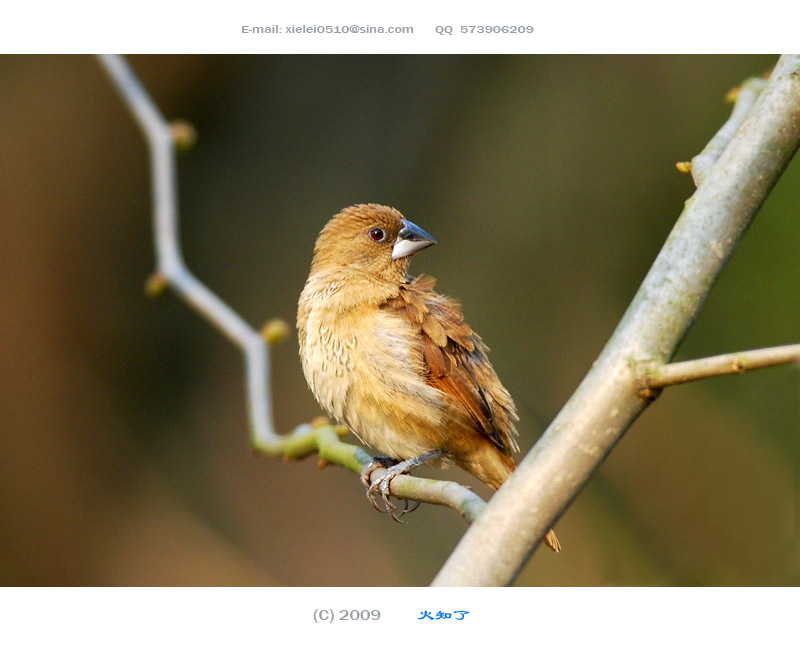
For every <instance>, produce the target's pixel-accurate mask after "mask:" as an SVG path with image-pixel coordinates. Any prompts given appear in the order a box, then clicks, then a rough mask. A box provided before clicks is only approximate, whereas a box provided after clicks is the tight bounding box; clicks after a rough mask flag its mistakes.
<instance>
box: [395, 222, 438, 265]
mask: <svg viewBox="0 0 800 650" xmlns="http://www.w3.org/2000/svg"><path fill="white" fill-rule="evenodd" d="M435 243H436V240H435V239H434V238H433V237H431V236H430V235H429V234H428V233H426V232H425V231H424V230H423V229H422V228H420V227H419V226H418V225H416V224H413V223H411V222H410V221H408V219H403V229H402V230H401V231H400V232H399V233H397V241H396V242H395V243H394V247H393V248H392V259H393V260H397V259H400V258H401V257H408V256H409V255H413V254H414V253H416V252H417V251H421V250H422V249H423V248H428V246H433V245H434V244H435Z"/></svg>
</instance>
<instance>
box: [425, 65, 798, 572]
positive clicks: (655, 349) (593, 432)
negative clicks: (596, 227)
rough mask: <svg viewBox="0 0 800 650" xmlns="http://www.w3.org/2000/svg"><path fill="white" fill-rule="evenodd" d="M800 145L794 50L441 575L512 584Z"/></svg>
mask: <svg viewBox="0 0 800 650" xmlns="http://www.w3.org/2000/svg"><path fill="white" fill-rule="evenodd" d="M798 145H800V56H798V55H784V56H782V57H781V58H780V60H779V61H778V64H777V65H776V67H775V70H774V71H773V73H772V76H771V77H770V80H769V82H768V83H767V86H766V88H765V89H764V91H763V92H762V93H761V96H760V97H759V98H758V100H757V101H756V102H755V104H754V105H753V107H752V109H751V110H750V112H749V113H748V115H747V117H746V118H745V120H744V122H743V123H742V125H741V126H740V128H739V129H738V130H737V131H736V134H735V135H734V136H733V138H732V139H731V141H730V143H729V144H728V145H727V147H725V149H724V151H723V152H722V153H721V155H720V156H719V159H718V160H717V162H716V164H715V165H714V167H713V168H712V170H711V172H710V173H709V174H708V176H707V177H706V178H705V180H704V181H703V182H702V183H701V184H700V186H699V188H698V189H697V191H696V192H695V194H694V196H693V197H692V198H691V199H690V200H689V201H687V202H686V207H685V209H684V211H683V214H682V215H681V217H680V218H679V219H678V222H677V223H676V225H675V227H674V228H673V230H672V232H671V233H670V235H669V237H668V238H667V241H666V243H665V244H664V246H663V248H662V249H661V251H660V253H659V255H658V257H657V258H656V260H655V262H654V263H653V266H652V267H651V268H650V271H649V272H648V274H647V276H646V277H645V279H644V281H643V283H642V285H641V287H640V288H639V291H638V292H637V294H636V296H635V297H634V299H633V302H632V303H631V305H630V306H629V307H628V310H627V311H626V312H625V315H624V316H623V318H622V320H621V322H620V323H619V325H618V326H617V329H616V330H615V332H614V334H613V335H612V337H611V339H610V340H609V342H608V344H607V345H606V347H605V349H604V350H603V352H602V353H601V354H600V357H599V358H598V359H597V361H595V363H594V365H593V366H592V369H591V371H590V372H589V373H588V374H587V376H586V377H585V378H584V380H583V382H582V383H581V384H580V386H579V387H578V389H577V390H576V391H575V393H574V394H573V395H572V397H571V398H570V400H569V401H568V402H567V404H566V405H565V406H564V408H563V409H562V410H561V412H560V413H559V414H558V416H557V417H556V419H555V420H554V421H553V423H552V424H551V425H550V427H548V429H547V431H546V432H545V434H544V435H543V436H542V438H541V439H540V440H539V442H538V443H537V444H536V446H535V447H534V448H533V449H532V450H531V452H530V453H529V454H528V455H527V456H526V457H525V459H524V460H523V461H522V463H521V464H520V466H519V467H518V469H517V471H516V472H514V473H513V474H512V475H511V477H510V478H509V479H508V480H507V481H506V482H505V483H504V484H503V486H502V487H501V488H500V490H498V492H497V494H495V496H494V497H493V498H492V500H491V501H490V503H489V505H488V506H487V508H486V510H485V512H484V513H483V515H481V517H480V518H479V519H478V520H477V521H476V522H475V523H474V524H473V525H472V526H470V527H469V529H468V530H467V532H466V533H465V535H464V537H463V538H462V539H461V541H460V543H459V544H458V546H457V547H456V549H455V551H454V552H453V553H452V555H451V556H450V558H449V559H448V560H447V562H446V563H445V565H444V567H443V568H442V570H441V571H440V572H439V574H438V575H437V577H436V579H435V580H434V582H433V585H436V586H480V585H504V584H510V583H511V582H513V580H514V579H515V578H516V576H517V574H518V573H519V571H521V570H522V567H523V566H524V565H525V563H526V561H527V559H528V558H529V557H530V555H531V553H533V551H534V550H535V548H536V546H537V545H538V544H539V543H540V541H541V539H542V537H544V535H545V533H546V532H547V531H548V530H549V529H550V528H551V527H552V525H553V524H554V522H555V521H556V519H558V517H559V516H560V515H561V513H562V512H563V511H564V510H565V509H566V508H567V506H568V505H569V504H570V502H571V501H572V500H573V499H574V498H575V497H576V496H577V494H578V493H579V492H580V491H581V489H582V488H583V487H584V485H585V484H586V483H587V481H588V480H589V478H590V477H591V475H592V474H593V473H594V471H595V470H596V469H597V468H598V467H599V466H600V464H601V463H602V462H603V460H604V458H605V457H606V456H607V455H608V454H609V453H610V452H611V450H612V449H613V447H614V445H615V444H616V443H617V442H618V440H619V439H620V438H621V437H622V435H623V434H624V432H625V431H626V430H627V429H628V427H629V426H630V424H631V423H632V422H633V421H634V420H635V419H636V417H638V415H639V414H640V413H641V412H642V411H643V410H644V408H645V407H646V406H647V404H648V403H649V400H647V399H644V398H642V397H641V396H640V395H639V386H638V385H637V375H636V371H635V368H637V367H639V364H642V363H645V362H648V361H655V362H660V363H665V362H666V361H668V360H669V359H670V358H671V357H672V355H673V354H674V352H675V350H676V349H677V347H678V345H679V344H680V342H681V340H682V339H683V337H684V335H685V334H686V331H687V330H688V328H689V327H690V326H691V324H692V323H693V322H694V319H695V317H696V315H697V314H698V312H699V311H700V309H701V307H702V305H703V303H704V301H705V299H706V297H707V296H708V294H709V292H710V291H711V288H712V286H713V284H714V282H715V281H716V279H717V277H718V276H719V274H720V273H721V272H722V270H723V268H724V266H725V264H726V262H727V260H728V259H729V257H730V256H731V255H732V253H733V251H734V250H735V249H736V247H737V246H738V244H739V241H740V240H741V238H742V236H743V235H744V233H745V231H746V230H747V228H748V226H749V225H750V223H751V221H752V220H753V218H754V217H755V215H756V213H757V212H758V209H759V208H760V207H761V204H762V203H763V201H764V199H765V198H766V197H767V195H768V194H769V192H770V190H771V189H772V187H773V186H774V185H775V183H776V182H777V180H778V178H779V177H780V175H781V174H782V172H783V170H784V169H785V167H786V165H788V163H789V161H790V160H791V158H792V156H793V155H794V153H795V152H796V150H797V148H798Z"/></svg>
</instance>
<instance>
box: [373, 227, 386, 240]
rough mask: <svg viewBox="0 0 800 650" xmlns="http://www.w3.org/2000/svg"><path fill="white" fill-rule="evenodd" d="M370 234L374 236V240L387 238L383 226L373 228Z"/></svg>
mask: <svg viewBox="0 0 800 650" xmlns="http://www.w3.org/2000/svg"><path fill="white" fill-rule="evenodd" d="M369 236H370V237H372V241H383V240H384V239H386V232H385V231H384V229H383V228H373V229H372V230H370V231H369Z"/></svg>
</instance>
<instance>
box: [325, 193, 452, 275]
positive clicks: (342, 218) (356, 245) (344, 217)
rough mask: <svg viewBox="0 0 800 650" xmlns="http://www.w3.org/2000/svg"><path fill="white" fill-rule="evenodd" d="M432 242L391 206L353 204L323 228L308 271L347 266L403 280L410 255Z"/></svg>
mask: <svg viewBox="0 0 800 650" xmlns="http://www.w3.org/2000/svg"><path fill="white" fill-rule="evenodd" d="M435 243H436V240H435V239H434V238H433V237H431V236H430V235H429V234H428V233H427V232H425V231H424V230H423V229H422V228H420V227H419V226H417V225H415V224H413V223H411V222H410V221H408V220H407V219H405V218H404V217H403V215H402V214H400V212H398V211H397V210H395V209H394V208H389V207H387V206H385V205H378V204H376V203H366V204H360V205H353V206H350V207H349V208H345V209H344V210H342V211H341V212H340V213H339V214H337V215H336V216H334V217H333V218H332V219H331V220H330V221H329V222H328V223H327V224H326V225H325V227H324V228H323V229H322V232H321V233H320V234H319V237H318V238H317V243H316V246H315V247H314V261H313V262H312V264H311V272H312V273H314V272H319V271H324V270H327V269H330V268H334V267H349V268H352V269H355V270H358V271H362V272H364V273H368V274H370V275H373V276H375V277H377V278H379V279H381V280H385V281H387V282H405V281H406V279H407V277H408V264H409V262H410V260H411V256H412V255H413V254H414V253H416V252H417V251H421V250H422V249H423V248H427V247H428V246H431V245H433V244H435Z"/></svg>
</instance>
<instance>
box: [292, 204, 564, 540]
mask: <svg viewBox="0 0 800 650" xmlns="http://www.w3.org/2000/svg"><path fill="white" fill-rule="evenodd" d="M435 243H436V240H435V239H434V238H433V237H432V236H431V235H430V234H428V233H427V232H426V231H425V230H423V229H422V228H420V227H419V226H417V225H416V224H414V223H413V222H411V221H409V220H407V219H406V218H405V217H404V216H403V215H402V213H400V212H399V211H398V210H396V209H395V208H392V207H388V206H385V205H379V204H376V203H364V204H358V205H352V206H350V207H347V208H345V209H344V210H342V211H341V212H339V213H338V214H336V215H335V216H333V218H331V219H330V220H329V221H328V222H327V223H326V224H325V226H324V227H323V228H322V230H321V232H320V233H319V236H318V237H317V240H316V243H315V246H314V255H313V259H312V262H311V269H310V272H309V275H308V279H307V280H306V283H305V286H304V287H303V290H302V293H301V295H300V299H299V302H298V310H297V331H298V343H299V352H300V359H301V363H302V367H303V374H304V375H305V378H306V381H307V383H308V386H309V388H310V389H311V392H312V393H313V394H314V396H315V398H316V399H317V401H318V402H319V404H320V406H321V407H322V409H323V410H324V411H325V412H326V413H327V414H328V416H329V417H331V418H332V419H334V420H336V421H337V422H338V423H340V424H343V425H345V426H347V428H348V429H349V430H350V431H352V432H353V433H354V434H355V435H356V436H357V437H358V438H359V439H360V440H361V441H362V442H364V443H365V444H367V445H369V446H370V447H373V448H375V449H377V450H378V451H379V452H380V454H381V455H380V456H376V457H375V458H374V459H373V462H372V463H370V464H369V466H368V467H367V468H365V469H364V471H363V472H362V482H364V484H365V486H367V496H368V497H370V499H371V500H372V501H373V505H376V503H375V501H374V500H373V495H374V494H375V492H376V491H380V493H381V494H382V496H383V498H384V501H385V503H386V504H387V509H390V508H391V509H393V508H392V506H391V503H390V501H389V499H388V491H389V482H390V481H391V479H392V478H393V477H394V476H397V475H398V474H402V473H406V472H407V471H409V470H410V469H413V468H414V467H416V466H418V465H420V464H422V463H426V462H427V463H430V464H432V465H434V466H440V467H447V466H450V465H452V464H455V465H457V466H459V467H461V468H462V469H464V470H466V471H467V472H469V473H470V474H472V475H473V476H475V477H476V478H478V479H479V480H481V481H482V482H483V483H485V484H487V485H488V486H489V487H491V488H492V489H494V490H497V489H498V488H499V487H500V486H501V485H502V484H503V482H504V481H505V480H506V479H507V478H508V476H509V475H510V474H511V472H513V471H514V468H515V463H514V457H513V454H514V453H515V452H517V451H519V445H518V444H517V441H516V438H517V430H516V427H515V424H514V422H515V421H517V420H518V417H517V411H516V407H515V405H514V401H513V399H512V397H511V395H510V394H509V392H508V391H507V390H506V388H505V387H504V386H503V384H502V383H501V382H500V379H499V378H498V376H497V373H496V372H495V371H494V368H493V367H492V365H491V363H490V362H489V359H488V356H487V350H488V348H487V347H486V345H485V344H484V343H483V341H482V340H481V338H480V337H479V336H478V334H476V333H475V332H474V331H473V330H472V329H471V328H470V327H469V325H467V323H465V322H464V317H463V314H462V312H461V307H460V305H459V304H458V303H457V302H456V301H454V300H452V299H451V298H448V297H446V296H443V295H441V294H439V293H437V292H436V291H435V290H434V285H435V280H434V279H433V278H432V277H430V276H426V275H419V276H417V277H414V276H411V275H409V272H408V269H409V264H410V261H411V257H412V256H413V255H414V254H415V253H417V252H419V251H421V250H423V249H425V248H428V247H429V246H432V245H433V244H435ZM378 465H383V466H385V467H387V470H386V473H385V474H384V476H383V477H382V478H379V479H376V480H375V481H374V482H370V480H369V476H370V473H371V472H372V470H373V469H375V468H376V467H377V466H378ZM376 507H377V505H376ZM406 511H408V509H407V508H406V510H405V511H404V513H405V512H406ZM392 516H393V517H394V513H393V515H392ZM545 543H546V544H547V545H548V546H549V547H550V548H551V549H553V550H554V551H556V552H558V551H559V550H560V548H561V546H560V543H559V541H558V538H557V537H556V535H555V533H554V532H553V531H552V530H551V531H549V532H548V533H547V535H546V537H545Z"/></svg>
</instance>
